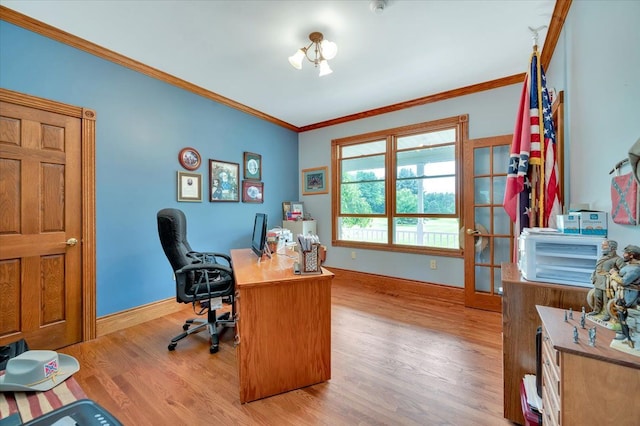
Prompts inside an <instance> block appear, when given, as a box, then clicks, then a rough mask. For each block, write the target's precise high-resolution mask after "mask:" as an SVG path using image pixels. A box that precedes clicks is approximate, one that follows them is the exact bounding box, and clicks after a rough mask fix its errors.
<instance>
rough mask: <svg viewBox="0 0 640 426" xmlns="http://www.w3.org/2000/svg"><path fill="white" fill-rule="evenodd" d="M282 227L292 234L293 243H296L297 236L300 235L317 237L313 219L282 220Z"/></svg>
mask: <svg viewBox="0 0 640 426" xmlns="http://www.w3.org/2000/svg"><path fill="white" fill-rule="evenodd" d="M282 227H283V228H284V229H288V230H289V231H291V233H292V234H293V241H297V239H298V234H302V235H309V234H313V235H317V234H318V231H317V228H316V221H315V219H311V220H283V221H282Z"/></svg>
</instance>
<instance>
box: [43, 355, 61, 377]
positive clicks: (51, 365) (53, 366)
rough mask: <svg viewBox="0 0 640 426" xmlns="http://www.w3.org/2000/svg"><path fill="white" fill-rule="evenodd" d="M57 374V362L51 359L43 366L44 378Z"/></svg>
mask: <svg viewBox="0 0 640 426" xmlns="http://www.w3.org/2000/svg"><path fill="white" fill-rule="evenodd" d="M57 372H58V360H55V359H52V360H51V361H49V362H47V363H46V364H45V365H44V377H49V376H50V375H52V374H54V373H57Z"/></svg>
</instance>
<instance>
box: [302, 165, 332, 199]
mask: <svg viewBox="0 0 640 426" xmlns="http://www.w3.org/2000/svg"><path fill="white" fill-rule="evenodd" d="M327 170H328V169H327V167H326V166H325V167H316V168H315V169H303V170H302V195H316V194H327V193H329V186H328V183H329V182H327V178H328V173H327Z"/></svg>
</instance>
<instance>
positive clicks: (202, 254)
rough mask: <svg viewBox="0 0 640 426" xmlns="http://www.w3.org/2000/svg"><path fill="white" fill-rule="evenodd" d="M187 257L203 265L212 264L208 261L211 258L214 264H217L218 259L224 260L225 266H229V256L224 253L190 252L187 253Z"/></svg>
mask: <svg viewBox="0 0 640 426" xmlns="http://www.w3.org/2000/svg"><path fill="white" fill-rule="evenodd" d="M187 256H188V257H192V258H195V259H198V260H199V261H201V262H205V263H213V262H211V260H209V259H210V258H213V260H214V261H215V262H217V261H218V260H219V259H224V260H226V261H227V264H229V266H231V256H229V255H227V254H225V253H217V252H206V251H203V252H201V251H190V252H188V253H187Z"/></svg>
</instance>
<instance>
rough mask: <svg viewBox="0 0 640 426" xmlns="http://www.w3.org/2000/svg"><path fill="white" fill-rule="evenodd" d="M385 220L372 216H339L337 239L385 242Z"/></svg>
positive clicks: (386, 240) (386, 239)
mask: <svg viewBox="0 0 640 426" xmlns="http://www.w3.org/2000/svg"><path fill="white" fill-rule="evenodd" d="M388 235H389V233H388V231H387V220H386V219H380V218H374V217H339V218H338V239H339V240H344V241H363V242H368V243H385V244H386V243H387V242H388V238H389V236H388Z"/></svg>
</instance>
